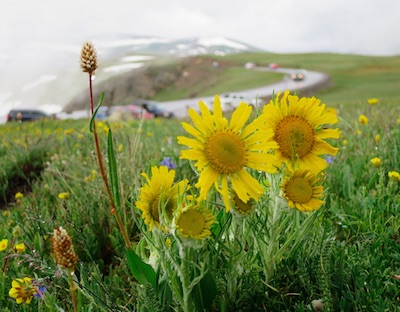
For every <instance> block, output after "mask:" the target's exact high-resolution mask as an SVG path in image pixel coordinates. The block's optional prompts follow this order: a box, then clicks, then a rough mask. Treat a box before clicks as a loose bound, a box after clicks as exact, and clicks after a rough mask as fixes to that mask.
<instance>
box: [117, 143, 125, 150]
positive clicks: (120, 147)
mask: <svg viewBox="0 0 400 312" xmlns="http://www.w3.org/2000/svg"><path fill="white" fill-rule="evenodd" d="M123 150H124V146H123V145H122V144H120V145H118V152H122V151H123Z"/></svg>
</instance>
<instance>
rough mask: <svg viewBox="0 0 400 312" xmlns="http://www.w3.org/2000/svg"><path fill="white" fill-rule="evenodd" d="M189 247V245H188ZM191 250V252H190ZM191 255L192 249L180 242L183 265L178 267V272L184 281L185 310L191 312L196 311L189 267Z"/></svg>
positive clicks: (182, 281)
mask: <svg viewBox="0 0 400 312" xmlns="http://www.w3.org/2000/svg"><path fill="white" fill-rule="evenodd" d="M188 248H189V247H188ZM188 251H189V252H188ZM189 255H190V250H187V249H186V246H184V245H183V244H181V243H180V246H179V256H180V258H181V265H180V268H177V269H178V274H179V275H180V278H181V283H182V297H183V306H182V308H183V311H185V312H191V311H194V308H193V304H192V302H190V293H191V291H192V289H191V288H190V267H189V263H190V262H189Z"/></svg>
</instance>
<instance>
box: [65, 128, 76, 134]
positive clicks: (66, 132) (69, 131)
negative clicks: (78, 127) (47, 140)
mask: <svg viewBox="0 0 400 312" xmlns="http://www.w3.org/2000/svg"><path fill="white" fill-rule="evenodd" d="M74 132H75V129H74V128H70V129H66V130H64V134H65V135H71V134H73V133H74Z"/></svg>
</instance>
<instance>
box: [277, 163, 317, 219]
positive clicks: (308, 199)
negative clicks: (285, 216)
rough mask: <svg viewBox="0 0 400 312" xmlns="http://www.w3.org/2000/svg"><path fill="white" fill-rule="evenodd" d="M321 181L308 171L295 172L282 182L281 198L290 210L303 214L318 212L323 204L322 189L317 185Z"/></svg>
mask: <svg viewBox="0 0 400 312" xmlns="http://www.w3.org/2000/svg"><path fill="white" fill-rule="evenodd" d="M320 181H321V179H319V178H317V177H316V175H315V174H313V173H312V172H310V171H309V170H296V171H294V172H293V173H292V174H291V175H290V176H289V177H287V178H285V179H284V181H283V182H282V185H281V189H282V192H283V197H284V198H285V199H286V200H287V202H288V205H289V207H290V208H296V209H298V210H300V211H303V212H309V211H314V210H318V208H319V207H320V206H321V205H322V204H323V203H324V202H323V201H322V200H321V198H322V197H323V195H324V194H323V192H324V189H323V187H322V186H320V185H317V184H318V183H319V182H320Z"/></svg>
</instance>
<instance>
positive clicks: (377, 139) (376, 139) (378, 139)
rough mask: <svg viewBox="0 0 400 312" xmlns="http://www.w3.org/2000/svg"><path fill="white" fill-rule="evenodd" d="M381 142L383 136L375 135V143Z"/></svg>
mask: <svg viewBox="0 0 400 312" xmlns="http://www.w3.org/2000/svg"><path fill="white" fill-rule="evenodd" d="M380 141H381V136H380V135H379V134H377V135H375V142H376V143H379V142H380Z"/></svg>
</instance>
